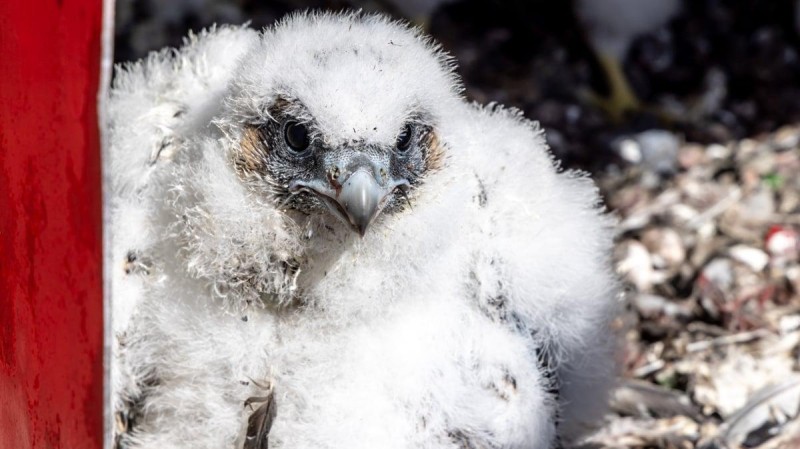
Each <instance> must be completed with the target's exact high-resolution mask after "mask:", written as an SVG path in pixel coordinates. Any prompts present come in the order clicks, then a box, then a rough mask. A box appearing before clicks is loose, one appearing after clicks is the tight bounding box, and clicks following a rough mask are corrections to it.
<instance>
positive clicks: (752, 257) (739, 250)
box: [728, 245, 769, 272]
mask: <svg viewBox="0 0 800 449" xmlns="http://www.w3.org/2000/svg"><path fill="white" fill-rule="evenodd" d="M728 253H729V254H730V256H731V257H732V258H733V259H734V260H736V261H739V262H741V263H743V264H745V265H747V266H748V267H750V269H751V270H753V271H755V272H760V271H761V270H763V269H764V268H765V267H766V266H767V264H768V263H769V255H767V253H765V252H764V251H761V250H760V249H758V248H753V247H750V246H746V245H736V246H733V247H731V249H729V250H728Z"/></svg>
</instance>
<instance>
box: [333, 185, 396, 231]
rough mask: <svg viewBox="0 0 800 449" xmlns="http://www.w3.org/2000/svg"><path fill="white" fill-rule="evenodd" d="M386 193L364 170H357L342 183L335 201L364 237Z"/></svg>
mask: <svg viewBox="0 0 800 449" xmlns="http://www.w3.org/2000/svg"><path fill="white" fill-rule="evenodd" d="M388 193H389V192H386V191H385V190H384V189H383V188H382V187H381V186H380V185H378V183H377V182H376V181H375V177H373V176H372V175H370V174H369V173H367V172H366V171H364V170H358V171H357V172H355V173H353V174H352V175H350V177H349V178H347V180H346V181H345V182H344V184H343V185H342V188H341V190H340V191H339V195H338V197H337V198H336V201H337V202H338V204H339V206H341V207H342V209H344V214H345V215H346V217H347V219H348V221H349V222H350V224H351V225H352V226H354V227H355V228H356V230H357V231H358V233H359V234H361V237H364V234H366V233H367V227H368V226H369V224H370V223H372V220H373V219H375V217H376V216H377V215H378V212H379V211H380V208H381V206H383V204H382V203H383V200H384V198H385V197H386V196H387V195H388Z"/></svg>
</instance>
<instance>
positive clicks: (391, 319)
mask: <svg viewBox="0 0 800 449" xmlns="http://www.w3.org/2000/svg"><path fill="white" fill-rule="evenodd" d="M462 90H463V89H462V86H461V81H460V80H459V78H458V77H457V75H456V74H455V71H454V63H453V61H452V60H451V59H450V58H449V57H448V56H447V55H446V54H445V53H444V52H443V51H442V50H441V49H440V48H439V47H438V46H437V45H435V44H434V43H433V42H432V41H431V40H430V39H429V38H428V37H426V36H423V35H421V34H420V33H419V32H418V31H415V30H412V29H409V28H407V27H406V26H405V25H403V24H400V23H397V22H393V21H391V20H389V19H387V18H385V17H383V16H379V15H364V14H360V13H347V14H326V13H310V14H297V15H294V16H291V17H289V18H287V19H285V20H283V21H282V22H280V23H279V24H277V25H276V26H274V27H272V28H270V29H267V30H265V31H263V32H262V33H259V32H256V31H253V30H251V29H248V28H246V27H223V28H216V29H212V30H209V31H207V32H203V33H201V34H200V35H198V36H190V38H189V39H188V41H187V43H186V45H185V46H184V47H183V48H182V49H180V50H178V51H174V50H164V51H162V52H160V53H156V54H152V55H150V57H149V58H147V59H146V60H144V61H141V62H138V63H134V64H129V65H125V66H121V67H119V68H118V71H117V74H116V80H115V83H114V87H113V89H112V91H111V94H110V97H111V98H110V107H109V109H110V119H109V129H110V135H111V150H110V163H111V173H112V175H113V193H112V206H113V228H112V232H113V236H114V238H113V245H112V246H113V248H112V253H113V257H114V260H115V261H116V262H117V263H118V265H117V266H116V267H115V268H114V270H115V271H114V273H113V279H112V294H113V298H114V304H113V328H114V333H115V340H114V347H113V351H114V359H113V367H112V377H113V385H112V397H113V401H114V404H113V405H114V410H115V418H116V445H117V446H118V447H128V448H158V449H169V448H214V449H219V448H242V447H244V448H266V447H267V445H269V447H271V448H292V449H295V448H348V449H352V448H431V449H433V448H436V449H440V448H441V449H444V448H450V449H456V448H537V449H541V448H552V447H556V446H557V445H559V444H560V442H561V441H564V440H567V441H569V440H571V439H573V438H576V437H577V436H578V435H580V434H581V433H582V432H584V431H586V430H587V429H588V428H589V426H590V425H591V423H592V422H593V420H595V419H596V418H597V417H598V416H599V415H600V414H601V413H602V412H603V408H604V407H603V406H604V403H605V395H606V392H607V388H608V386H609V385H610V383H611V382H612V379H613V371H614V370H613V365H614V357H613V351H614V340H613V338H612V334H611V331H610V326H609V322H610V320H611V318H612V317H613V316H614V313H615V310H616V304H617V299H616V298H617V282H616V279H615V277H614V275H613V273H612V270H611V266H610V260H609V255H610V249H611V239H612V221H611V220H610V219H609V218H608V217H606V216H604V215H603V213H602V210H601V208H600V206H599V200H598V195H597V191H596V188H595V187H594V185H593V184H592V182H591V181H590V180H589V179H588V178H587V177H586V176H585V175H582V174H579V173H574V172H569V171H561V170H559V168H558V165H557V163H556V162H554V161H553V159H552V157H551V155H550V154H549V153H548V151H547V148H546V146H545V144H544V138H543V135H542V132H541V130H540V129H539V128H538V125H537V124H536V123H534V122H530V121H527V120H525V119H524V118H523V117H521V115H520V113H519V112H517V111H514V110H508V109H504V108H502V107H499V106H495V105H490V106H480V105H475V104H470V103H468V102H466V101H465V99H464V98H463V95H462Z"/></svg>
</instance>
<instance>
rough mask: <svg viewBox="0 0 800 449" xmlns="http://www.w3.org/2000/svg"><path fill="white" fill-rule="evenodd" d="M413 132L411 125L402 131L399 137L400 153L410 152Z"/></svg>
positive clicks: (398, 147) (398, 146)
mask: <svg viewBox="0 0 800 449" xmlns="http://www.w3.org/2000/svg"><path fill="white" fill-rule="evenodd" d="M412 132H413V130H412V129H411V125H406V126H404V127H403V130H402V131H400V134H398V135H397V149H398V150H400V151H403V152H404V151H406V150H408V147H409V146H410V144H411V134H412Z"/></svg>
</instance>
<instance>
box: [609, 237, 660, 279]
mask: <svg viewBox="0 0 800 449" xmlns="http://www.w3.org/2000/svg"><path fill="white" fill-rule="evenodd" d="M616 260H617V272H619V273H620V274H621V275H622V276H623V277H624V278H625V279H626V280H628V281H629V282H630V283H632V284H633V285H634V286H636V288H637V289H638V290H639V291H647V290H649V289H650V288H651V287H652V286H653V284H654V283H658V282H660V281H662V280H663V277H661V276H659V275H658V274H657V273H656V272H655V270H654V269H653V259H652V258H651V257H650V252H649V251H647V247H645V246H644V245H643V244H642V243H641V242H638V241H636V240H628V241H625V242H623V243H621V244H620V245H619V246H618V247H617V249H616Z"/></svg>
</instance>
